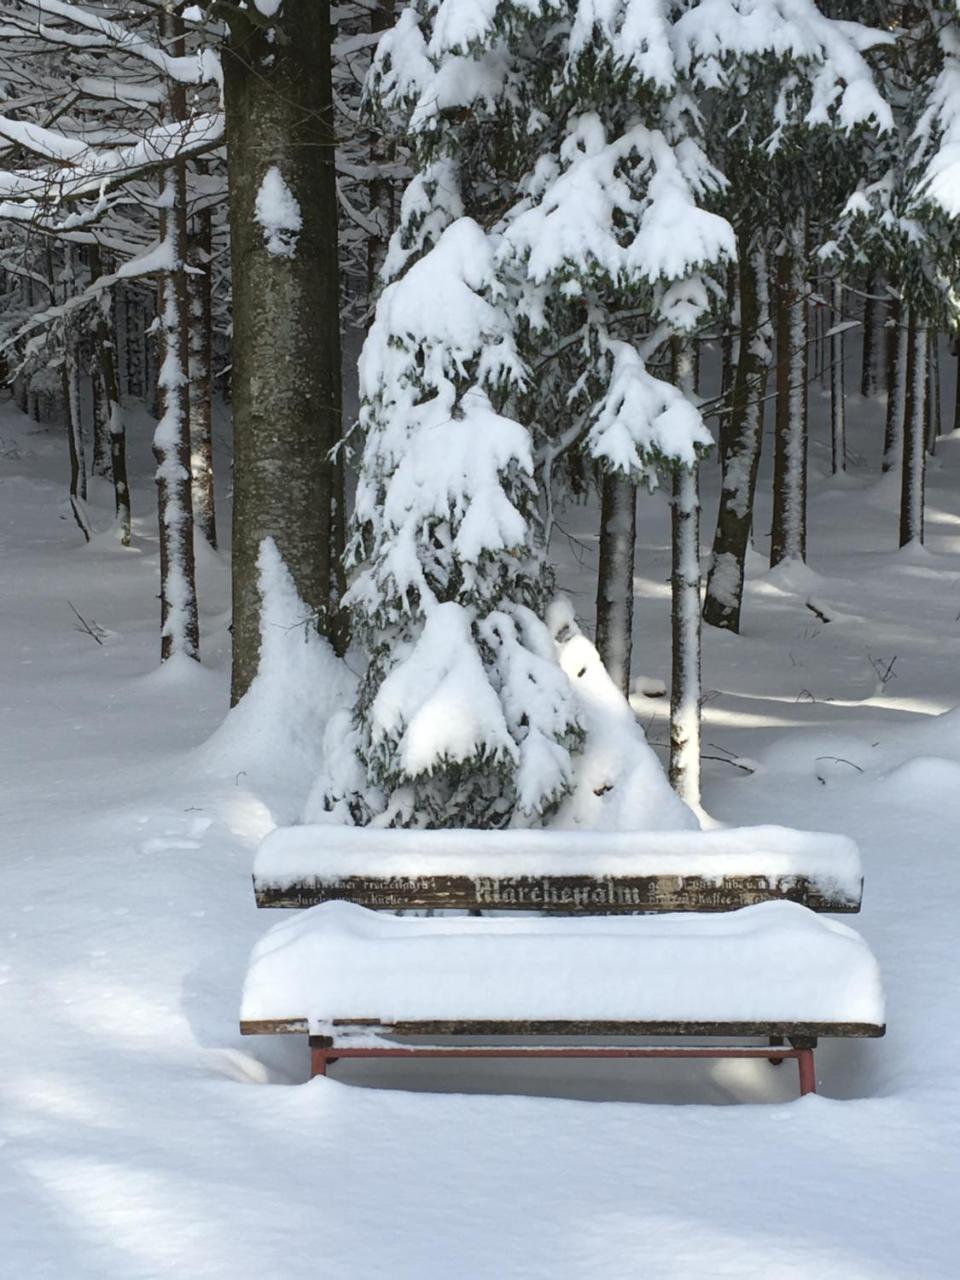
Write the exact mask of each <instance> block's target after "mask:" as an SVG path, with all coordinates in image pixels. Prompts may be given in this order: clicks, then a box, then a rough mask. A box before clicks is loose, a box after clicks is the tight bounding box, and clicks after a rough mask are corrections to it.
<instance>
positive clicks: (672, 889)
mask: <svg viewBox="0 0 960 1280" xmlns="http://www.w3.org/2000/svg"><path fill="white" fill-rule="evenodd" d="M254 891H255V893H256V898H257V906H258V907H312V906H316V905H317V904H318V903H320V902H336V901H348V902H355V903H357V904H358V905H359V906H362V907H370V908H372V909H373V910H377V911H412V910H427V909H431V908H432V909H434V910H442V909H459V910H477V909H480V910H488V911H539V912H545V913H551V914H559V915H579V914H583V915H617V914H630V913H631V912H638V911H733V910H736V909H737V908H738V907H748V906H752V905H753V904H754V903H757V902H770V901H776V900H783V899H786V900H788V901H791V902H799V903H801V904H802V905H803V906H806V907H809V908H810V909H811V910H812V911H831V912H853V911H859V910H860V894H859V893H858V894H857V895H856V897H851V896H847V895H844V894H842V893H838V892H835V891H833V890H830V889H827V888H825V887H824V886H823V885H821V884H819V883H817V882H816V881H813V880H811V879H809V878H808V877H806V876H780V877H778V878H776V879H771V878H768V877H767V876H759V875H758V876H726V877H724V878H723V879H722V880H713V879H708V878H706V877H704V876H699V875H694V876H603V877H594V876H585V875H580V876H536V877H534V876H509V877H508V876H503V877H500V878H498V879H494V878H492V877H487V876H478V877H474V876H380V877H375V876H344V877H342V878H340V879H337V880H320V879H311V880H301V881H291V882H290V883H288V884H277V883H275V882H271V883H261V882H260V881H258V880H257V879H256V877H254ZM861 892H862V882H861Z"/></svg>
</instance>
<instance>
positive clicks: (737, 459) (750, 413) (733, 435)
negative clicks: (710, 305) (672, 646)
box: [703, 236, 768, 631]
mask: <svg viewBox="0 0 960 1280" xmlns="http://www.w3.org/2000/svg"><path fill="white" fill-rule="evenodd" d="M737 248H738V255H739V285H740V358H739V360H738V361H737V372H736V376H735V378H734V384H733V404H732V411H731V413H730V414H729V415H728V416H727V417H726V418H725V419H724V420H723V421H724V424H725V425H722V426H721V442H722V444H723V445H725V447H724V448H723V487H722V489H721V493H720V511H719V514H718V516H717V530H716V533H715V535H714V539H713V554H712V557H711V562H710V573H709V575H708V577H707V591H706V598H705V600H704V605H703V620H704V622H706V623H708V624H709V625H710V626H712V627H723V628H725V629H726V630H728V631H739V630H740V608H741V603H742V600H743V575H744V562H745V560H746V556H747V546H748V544H749V541H750V527H751V525H752V523H753V499H754V494H755V493H756V487H757V468H758V466H759V462H760V444H761V438H762V429H763V393H764V387H765V385H766V376H767V364H768V356H767V354H766V353H765V352H764V350H763V342H762V338H761V332H760V330H761V316H760V294H761V293H762V292H763V285H762V278H763V277H764V276H765V273H766V261H765V258H764V253H763V249H762V248H761V247H760V245H759V242H757V243H756V244H754V243H751V239H750V238H748V237H746V236H738V246H737Z"/></svg>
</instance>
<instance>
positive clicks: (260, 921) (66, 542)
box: [0, 397, 960, 1280]
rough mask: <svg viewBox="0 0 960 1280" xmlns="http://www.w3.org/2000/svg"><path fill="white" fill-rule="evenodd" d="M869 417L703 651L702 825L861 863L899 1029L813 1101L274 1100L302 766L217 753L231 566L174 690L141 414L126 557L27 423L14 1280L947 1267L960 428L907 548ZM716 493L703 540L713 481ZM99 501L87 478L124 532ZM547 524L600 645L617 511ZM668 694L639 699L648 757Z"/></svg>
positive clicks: (515, 1075) (644, 664)
mask: <svg viewBox="0 0 960 1280" xmlns="http://www.w3.org/2000/svg"><path fill="white" fill-rule="evenodd" d="M815 401H816V397H815ZM854 417H855V419H856V420H855V423H854V425H853V427H852V429H851V457H850V469H849V471H848V473H847V474H846V475H845V476H843V477H840V478H830V477H829V476H827V475H826V474H825V456H826V455H825V451H824V447H823V445H822V443H821V444H818V445H816V446H815V448H814V450H813V454H812V464H811V473H812V474H811V491H812V498H811V504H810V525H811V535H810V547H809V561H810V566H811V567H810V569H809V570H803V569H797V568H791V569H786V570H781V571H777V572H773V573H771V572H769V571H768V570H767V569H766V567H765V565H764V562H763V560H762V557H761V552H762V551H763V550H765V543H764V541H763V539H761V543H760V548H759V550H758V552H757V553H756V554H755V555H754V556H753V557H752V559H751V563H750V566H749V568H750V581H749V586H748V591H747V596H746V601H745V606H744V628H743V634H742V635H741V636H739V637H737V636H732V635H726V634H717V633H710V634H708V635H707V636H706V639H705V655H704V680H705V685H706V688H707V690H708V691H709V696H708V700H707V703H706V727H705V742H706V743H707V744H710V745H709V746H708V747H707V748H706V750H707V751H708V753H709V754H710V755H711V756H715V757H717V758H716V759H713V760H710V761H708V762H707V769H706V776H705V789H704V804H705V807H706V809H707V811H708V812H709V813H710V814H711V815H712V816H713V818H715V819H716V820H718V821H721V822H724V823H731V824H738V823H761V822H778V823H784V824H789V825H795V826H800V827H807V828H815V829H823V830H833V831H840V832H845V833H848V834H849V835H851V836H853V837H855V839H856V840H857V841H858V842H859V844H860V847H861V849H862V853H863V858H864V863H865V869H866V891H865V899H864V909H863V913H862V915H861V916H860V917H859V918H858V921H857V922H856V923H857V927H858V928H859V929H860V930H861V931H862V933H863V934H864V935H865V937H866V938H867V940H868V941H869V942H870V943H871V945H872V946H873V948H874V949H875V951H876V953H877V955H878V958H879V960H880V963H881V966H882V968H883V971H884V976H885V982H886V987H887V993H888V1025H889V1030H888V1034H887V1036H886V1038H885V1039H884V1040H881V1041H875V1042H866V1043H841V1044H829V1045H826V1046H824V1048H823V1049H822V1051H821V1052H820V1053H819V1054H818V1067H819V1075H820V1077H821V1089H822V1093H821V1094H820V1095H819V1096H816V1097H808V1098H805V1099H803V1100H802V1101H799V1100H796V1098H795V1092H796V1079H795V1072H794V1071H793V1070H792V1068H791V1067H789V1066H786V1067H784V1068H781V1069H776V1068H773V1067H770V1066H769V1065H768V1064H767V1063H765V1062H759V1063H758V1062H722V1063H716V1064H704V1063H689V1064H687V1063H684V1064H662V1063H657V1064H653V1063H643V1062H639V1063H638V1062H634V1063H606V1062H600V1063H586V1064H584V1063H577V1064H573V1063H568V1064H559V1063H551V1064H548V1065H546V1066H544V1065H537V1064H517V1063H515V1062H508V1063H499V1064H497V1063H490V1062H485V1063H463V1062H458V1063H456V1064H447V1065H443V1064H436V1063H432V1062H424V1063H393V1064H379V1065H370V1064H362V1065H361V1064H353V1065H352V1066H350V1065H342V1066H341V1067H340V1068H335V1069H334V1072H335V1076H337V1077H338V1078H335V1079H328V1080H316V1081H314V1082H312V1083H310V1084H309V1085H305V1086H303V1087H289V1086H293V1085H301V1084H302V1081H303V1079H304V1076H305V1068H306V1051H305V1048H304V1046H303V1045H302V1043H300V1042H299V1041H298V1038H296V1037H289V1038H285V1039H281V1040H277V1041H254V1042H251V1041H246V1040H242V1039H241V1037H240V1036H239V1034H238V1031H237V1025H236V1018H237V1008H238V1002H239V992H240V985H241V982H242V977H243V972H244V967H245V963H246V959H247V956H248V953H249V950H250V947H251V945H252V943H253V942H254V940H255V939H256V938H257V937H258V936H259V934H260V933H261V932H263V930H264V929H265V927H266V926H267V925H268V924H269V923H270V921H269V920H267V919H265V917H264V916H263V914H260V915H259V916H258V914H257V912H256V911H255V909H254V906H253V895H252V891H251V886H250V879H249V872H250V865H251V859H252V854H253V850H254V847H255V846H256V844H257V842H258V841H259V840H260V839H261V838H262V836H263V835H264V834H265V833H266V832H267V831H268V830H270V829H271V827H272V826H273V825H275V824H276V823H282V822H287V821H290V820H292V819H293V818H294V817H295V816H296V814H297V812H298V809H299V806H300V804H301V803H302V799H303V794H304V787H305V783H306V779H305V778H304V776H303V770H302V768H290V769H287V768H286V767H285V762H284V761H283V760H282V759H276V758H275V755H274V758H272V759H271V753H261V755H260V756H259V757H258V756H257V753H256V752H255V751H253V752H252V754H251V757H250V764H249V767H239V766H238V762H237V758H236V755H235V753H234V755H233V756H231V753H229V752H226V753H225V752H223V751H219V750H215V749H211V748H210V747H208V746H205V743H206V742H207V740H208V738H209V737H210V735H211V733H212V732H213V731H214V729H215V728H216V726H217V725H218V723H219V722H220V720H221V719H222V717H223V714H224V710H225V705H226V686H227V645H228V634H227V630H226V627H227V622H228V617H229V615H228V603H229V600H228V589H227V570H226V565H225V561H224V560H223V559H222V558H221V557H220V556H218V555H216V554H214V553H212V552H205V553H204V554H203V556H202V558H201V561H202V562H201V564H200V592H201V600H202V606H203V646H204V657H205V665H204V666H203V667H202V668H201V667H194V666H193V665H192V664H191V666H190V667H189V669H185V668H183V667H179V666H171V665H168V667H167V668H165V669H163V670H158V666H157V657H158V636H157V615H158V603H157V598H156V597H157V591H158V582H159V579H158V567H157V549H156V539H155V534H154V527H153V515H152V510H153V499H152V494H151V493H150V481H149V473H150V462H149V429H148V423H147V420H146V419H144V418H138V419H135V421H134V424H133V435H134V449H133V454H134V471H135V474H136V475H137V476H138V477H139V480H138V483H137V487H136V491H135V503H136V506H135V510H136V512H138V513H140V515H139V518H138V519H137V524H136V537H135V540H134V546H133V548H132V549H131V550H123V549H121V548H120V547H118V546H117V545H116V543H115V541H114V540H113V537H112V535H111V534H109V533H105V534H103V535H100V536H98V537H96V538H95V539H94V541H93V542H92V543H91V544H90V545H89V546H85V545H83V543H82V540H81V537H80V534H79V531H78V529H77V527H76V525H75V524H74V523H73V521H72V520H71V518H70V515H69V512H68V511H67V510H66V508H65V504H64V501H63V493H64V483H65V476H66V471H67V461H66V445H65V442H64V440H63V438H62V433H61V431H60V430H59V429H56V428H47V427H37V426H36V425H35V424H33V423H31V422H29V421H27V420H26V419H25V418H23V417H21V416H20V415H19V414H18V413H17V412H16V410H14V409H13V408H12V407H11V406H10V405H9V404H7V403H6V402H5V403H4V404H3V406H2V410H0V724H2V727H3V732H2V733H0V781H2V786H0V833H2V834H0V840H2V863H0V865H2V885H3V893H2V898H0V1020H2V1026H3V1036H2V1038H0V1205H2V1210H0V1241H2V1263H0V1272H2V1273H3V1274H4V1275H8V1276H10V1277H11V1280H13V1278H14V1277H16V1280H46V1278H47V1277H50V1278H53V1277H56V1280H154V1278H156V1280H161V1278H162V1280H168V1278H170V1280H172V1278H173V1277H177V1280H204V1278H205V1277H215V1278H217V1280H220V1278H221V1277H222V1278H223V1280H227V1278H228V1277H229V1280H299V1278H300V1277H304V1278H306V1277H313V1276H315V1275H318V1274H327V1273H329V1274H336V1275H339V1276H342V1277H344V1278H345V1280H373V1277H379V1276H381V1275H387V1276H390V1277H391V1278H392V1280H446V1277H454V1276H462V1277H467V1278H468V1280H499V1278H504V1277H506V1278H513V1277H518V1278H519V1277H523V1278H524V1280H528V1278H529V1280H533V1278H536V1280H541V1278H542V1280H557V1278H559V1277H598V1278H599V1277H601V1276H603V1277H604V1280H618V1278H620V1277H623V1278H625V1280H626V1278H628V1277H629V1278H631V1280H634V1278H637V1277H643V1280H658V1278H661V1277H663V1278H665V1280H666V1278H669V1280H694V1278H695V1277H696V1278H697V1280H703V1278H704V1277H710V1278H713V1277H737V1278H740V1277H744V1278H745V1277H751V1278H753V1277H757V1278H759V1277H761V1276H762V1277H764V1280H787V1278H789V1277H800V1276H803V1277H805V1280H811V1278H812V1280H948V1278H949V1280H955V1277H956V1276H957V1274H958V1262H957V1257H958V1253H960V1250H958V1245H960V1225H958V1215H957V1187H958V1186H960V1092H958V1086H957V1059H958V1056H960V1000H958V999H957V986H956V971H957V969H956V966H957V961H956V952H957V943H958V937H960V874H958V873H957V868H955V867H954V865H953V863H954V861H955V860H957V859H958V856H960V855H958V850H957V833H958V831H960V712H958V711H952V710H951V708H953V707H954V706H955V704H957V703H958V702H960V438H955V437H948V438H945V439H943V440H941V441H940V443H939V445H938V454H937V457H936V458H935V459H933V460H932V462H931V467H930V473H929V480H928V506H929V510H928V540H927V546H926V549H924V550H908V551H905V552H900V551H898V550H897V549H896V540H897V539H896V534H897V498H898V493H897V484H896V481H895V479H894V478H893V477H885V478H878V469H879V468H878V458H879V443H880V435H881V434H882V422H881V417H882V411H881V410H880V409H879V408H878V407H877V406H875V405H873V406H871V405H863V404H860V405H859V406H857V408H856V413H855V414H854ZM222 469H223V470H225V468H222ZM761 485H762V486H764V488H765V489H768V488H769V477H768V475H767V473H766V471H765V472H764V475H763V476H762V478H761ZM704 489H705V511H706V516H705V521H704V524H705V530H704V532H705V537H709V536H710V535H712V531H713V530H712V519H713V513H714V511H715V507H716V475H715V471H714V468H713V467H712V466H710V467H708V468H706V473H705V478H704ZM107 500H108V493H107V491H106V487H105V486H103V485H102V482H97V485H96V486H95V488H94V492H93V501H92V507H93V511H94V519H95V521H96V522H97V523H98V525H99V527H102V528H105V527H106V525H107V524H108V523H109V521H108V518H107ZM144 513H149V514H144ZM640 513H641V514H640V549H639V555H638V576H637V595H638V600H637V618H636V657H635V663H634V670H635V672H636V673H637V674H638V675H640V674H642V675H645V676H651V677H656V678H660V679H664V680H666V679H668V678H669V661H668V657H669V654H668V643H669V625H668V624H669V600H668V584H667V574H668V563H669V551H668V545H667V537H668V528H669V523H668V519H667V508H666V505H665V503H664V500H663V499H662V498H661V497H659V496H656V495H655V496H653V497H650V498H643V499H641V503H640ZM768 514H769V504H768V503H767V504H766V505H764V504H761V509H760V514H759V516H758V519H757V528H758V529H759V530H763V529H765V528H767V526H768ZM562 523H563V525H564V528H565V530H566V532H567V534H569V537H564V538H562V539H561V543H560V545H558V548H557V559H558V563H559V565H560V574H561V579H562V583H561V585H563V586H564V587H565V588H566V589H568V590H569V591H570V592H571V593H572V594H573V597H574V600H575V602H576V604H577V606H578V609H579V610H580V612H581V613H582V615H583V616H584V618H585V620H586V621H587V622H588V623H589V620H590V616H591V613H592V606H591V600H590V598H589V583H590V580H591V574H592V568H593V564H594V560H595V553H596V552H595V547H596V543H595V528H594V525H595V512H594V511H593V510H592V509H590V508H586V507H583V508H573V509H571V510H568V512H567V513H566V515H565V516H564V517H563V520H562ZM811 606H812V607H811ZM73 609H76V610H77V611H78V613H79V614H80V615H82V617H83V618H84V619H85V620H86V622H87V624H88V626H89V628H90V630H91V631H93V632H94V633H95V636H96V638H94V636H91V635H90V634H89V633H88V632H87V631H84V630H83V629H82V628H81V624H80V622H79V621H78V619H77V617H76V616H75V614H74V612H73ZM664 702H665V700H664V699H662V698H660V699H656V698H646V697H641V698H638V699H637V700H636V707H637V710H638V713H639V714H640V715H641V718H642V720H643V722H644V723H645V724H646V725H648V726H649V736H650V738H651V740H653V741H654V742H662V741H663V740H664V739H665V711H666V708H665V706H664ZM732 760H737V761H739V762H740V767H738V766H737V765H735V764H732V763H730V761H732ZM241 763H242V762H241ZM743 766H745V767H746V768H749V769H752V770H753V771H752V772H749V773H748V772H745V771H744V767H743ZM344 1080H353V1081H354V1082H356V1083H363V1084H373V1083H378V1082H382V1083H386V1084H389V1085H390V1086H391V1088H389V1089H383V1090H376V1089H370V1088H361V1087H351V1086H350V1085H348V1084H345V1083H343V1081H344ZM431 1090H437V1091H440V1092H431ZM454 1090H457V1091H459V1092H453V1091H454ZM681 1103H683V1104H685V1105H679V1104H681ZM725 1103H741V1104H754V1105H738V1106H734V1105H721V1104H725ZM638 1104H646V1105H638ZM760 1104H763V1105H760Z"/></svg>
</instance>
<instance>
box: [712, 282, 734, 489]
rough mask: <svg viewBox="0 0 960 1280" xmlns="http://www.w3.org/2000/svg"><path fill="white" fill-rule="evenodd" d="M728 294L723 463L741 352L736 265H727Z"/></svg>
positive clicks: (722, 351) (720, 444) (721, 435)
mask: <svg viewBox="0 0 960 1280" xmlns="http://www.w3.org/2000/svg"><path fill="white" fill-rule="evenodd" d="M726 296H727V320H726V324H725V326H724V330H723V338H722V339H721V343H720V421H721V427H720V430H719V432H718V435H719V440H718V450H717V457H718V458H719V460H720V464H721V466H722V465H723V449H724V443H723V441H724V435H725V434H726V433H725V432H724V430H723V426H722V423H723V422H724V421H727V420H728V419H729V415H730V411H731V405H730V399H731V396H732V394H733V383H734V379H735V377H736V372H737V360H738V358H739V354H740V341H739V338H738V337H737V336H736V332H735V331H736V330H737V329H738V328H739V325H740V300H739V298H738V297H737V268H736V266H734V265H731V266H729V267H727V280H726Z"/></svg>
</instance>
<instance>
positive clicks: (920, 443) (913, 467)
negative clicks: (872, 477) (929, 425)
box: [900, 307, 927, 547]
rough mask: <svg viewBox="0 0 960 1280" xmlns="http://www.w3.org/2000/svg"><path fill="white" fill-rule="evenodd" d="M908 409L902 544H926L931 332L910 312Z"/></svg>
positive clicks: (902, 496) (904, 443) (902, 499)
mask: <svg viewBox="0 0 960 1280" xmlns="http://www.w3.org/2000/svg"><path fill="white" fill-rule="evenodd" d="M907 334H908V341H907V369H906V379H905V381H906V410H905V414H904V427H903V469H902V471H901V484H900V545H901V547H905V546H907V545H908V544H909V543H911V542H920V543H922V542H923V488H924V470H925V468H924V463H925V460H926V454H925V450H924V443H925V435H926V421H925V407H926V399H927V397H926V388H927V333H926V330H925V329H923V328H921V327H920V325H919V324H918V323H917V317H916V312H915V310H914V308H913V307H911V308H910V309H909V320H908V323H907Z"/></svg>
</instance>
